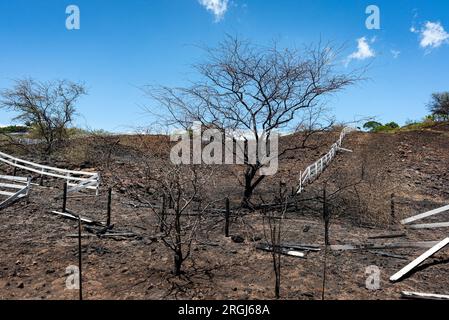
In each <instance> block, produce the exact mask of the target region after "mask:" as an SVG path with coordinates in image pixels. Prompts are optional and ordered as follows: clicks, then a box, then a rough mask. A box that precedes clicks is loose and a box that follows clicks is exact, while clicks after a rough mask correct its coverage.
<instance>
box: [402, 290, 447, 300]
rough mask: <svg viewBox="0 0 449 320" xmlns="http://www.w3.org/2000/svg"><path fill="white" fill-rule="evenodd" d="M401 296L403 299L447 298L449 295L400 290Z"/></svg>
mask: <svg viewBox="0 0 449 320" xmlns="http://www.w3.org/2000/svg"><path fill="white" fill-rule="evenodd" d="M401 297H402V298H404V299H423V300H449V295H444V294H433V293H421V292H410V291H402V292H401Z"/></svg>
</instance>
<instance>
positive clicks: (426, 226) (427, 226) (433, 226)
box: [409, 222, 449, 229]
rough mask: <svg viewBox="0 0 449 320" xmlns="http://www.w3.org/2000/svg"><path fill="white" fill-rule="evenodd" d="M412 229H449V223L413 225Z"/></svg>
mask: <svg viewBox="0 0 449 320" xmlns="http://www.w3.org/2000/svg"><path fill="white" fill-rule="evenodd" d="M409 228H410V229H437V228H449V222H437V223H423V224H412V225H410V226H409Z"/></svg>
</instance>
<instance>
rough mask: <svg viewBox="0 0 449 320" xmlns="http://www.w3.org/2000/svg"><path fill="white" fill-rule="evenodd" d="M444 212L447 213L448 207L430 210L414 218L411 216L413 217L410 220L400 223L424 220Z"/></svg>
mask: <svg viewBox="0 0 449 320" xmlns="http://www.w3.org/2000/svg"><path fill="white" fill-rule="evenodd" d="M445 211H449V205H448V206H444V207H441V208H438V209H434V210H430V211H427V212H424V213H421V214H418V215H416V216H413V217H410V218H407V219H404V220H402V221H401V223H402V224H408V223H410V222H413V221H417V220H421V219H424V218H428V217H431V216H434V215H436V214H438V213H441V212H445Z"/></svg>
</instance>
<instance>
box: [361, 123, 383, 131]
mask: <svg viewBox="0 0 449 320" xmlns="http://www.w3.org/2000/svg"><path fill="white" fill-rule="evenodd" d="M381 126H382V123H380V122H377V121H369V122H367V123H365V124H364V125H363V129H365V130H369V131H374V130H376V128H378V127H381Z"/></svg>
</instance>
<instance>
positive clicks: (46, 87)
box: [0, 79, 86, 154]
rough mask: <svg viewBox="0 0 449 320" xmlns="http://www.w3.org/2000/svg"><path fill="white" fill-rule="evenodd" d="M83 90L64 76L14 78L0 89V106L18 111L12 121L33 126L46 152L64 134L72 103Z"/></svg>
mask: <svg viewBox="0 0 449 320" xmlns="http://www.w3.org/2000/svg"><path fill="white" fill-rule="evenodd" d="M85 94H86V89H85V87H84V86H83V85H82V84H79V83H73V82H70V81H67V80H58V81H49V82H39V81H36V80H33V79H23V80H16V81H15V84H14V86H13V88H12V89H6V90H3V91H2V92H1V96H2V100H1V101H0V107H2V108H5V109H7V110H10V111H13V112H16V113H18V115H17V116H16V117H15V118H14V120H15V121H21V122H23V123H29V124H31V125H32V126H34V127H35V129H36V130H37V134H38V135H39V137H40V138H42V139H43V140H44V141H45V146H46V148H45V151H46V153H47V154H51V153H52V151H53V149H54V147H55V145H56V144H57V143H58V142H61V141H63V140H64V139H65V138H66V136H67V127H68V125H70V124H71V123H72V121H73V117H74V115H75V113H76V107H75V104H76V102H77V101H78V99H79V98H80V97H81V96H82V95H85Z"/></svg>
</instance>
